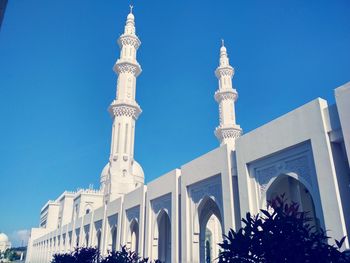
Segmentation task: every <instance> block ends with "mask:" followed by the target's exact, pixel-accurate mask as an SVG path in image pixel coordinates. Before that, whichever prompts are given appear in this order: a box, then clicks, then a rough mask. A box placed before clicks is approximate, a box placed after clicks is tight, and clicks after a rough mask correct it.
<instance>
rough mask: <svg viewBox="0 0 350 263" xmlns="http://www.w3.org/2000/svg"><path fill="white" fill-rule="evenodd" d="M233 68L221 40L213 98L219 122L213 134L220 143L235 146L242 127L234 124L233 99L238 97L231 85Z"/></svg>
mask: <svg viewBox="0 0 350 263" xmlns="http://www.w3.org/2000/svg"><path fill="white" fill-rule="evenodd" d="M234 74H235V70H234V68H233V67H231V65H230V63H229V59H228V56H227V50H226V47H225V45H224V41H223V40H222V46H221V48H220V63H219V67H218V68H217V69H216V70H215V75H216V77H217V78H218V80H219V89H218V90H217V91H216V92H215V96H214V97H215V100H216V101H217V103H218V104H219V117H220V124H219V126H218V127H217V128H216V129H215V136H216V137H217V138H218V140H219V141H220V145H224V144H228V145H230V146H232V147H234V146H235V141H236V139H237V138H238V137H239V136H241V134H242V129H241V127H240V126H239V125H237V124H236V114H235V101H236V100H237V98H238V93H237V91H236V89H234V88H233V87H232V77H233V75H234Z"/></svg>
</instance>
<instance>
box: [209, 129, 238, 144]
mask: <svg viewBox="0 0 350 263" xmlns="http://www.w3.org/2000/svg"><path fill="white" fill-rule="evenodd" d="M214 134H215V136H216V138H218V140H220V142H222V141H223V140H224V139H231V138H233V139H237V138H239V137H240V136H241V135H242V129H241V127H240V126H239V125H235V126H234V127H223V126H218V127H217V128H216V129H215V131H214Z"/></svg>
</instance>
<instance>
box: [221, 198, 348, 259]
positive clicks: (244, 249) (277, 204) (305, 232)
mask: <svg viewBox="0 0 350 263" xmlns="http://www.w3.org/2000/svg"><path fill="white" fill-rule="evenodd" d="M268 208H270V209H268V210H260V211H261V214H257V215H256V216H252V215H251V214H250V213H247V214H246V218H243V219H242V222H243V223H244V227H243V228H241V229H239V230H238V231H237V232H236V231H234V230H232V229H231V230H230V231H229V233H228V235H227V236H224V241H223V242H222V243H221V244H219V246H220V248H221V251H220V254H219V262H232V263H236V262H237V263H238V262H239V263H244V262H250V263H272V262H273V263H275V262H276V263H277V262H278V263H280V262H298V263H303V262H319V263H326V262H334V263H335V262H338V263H345V262H350V257H349V255H348V254H347V253H345V252H341V251H340V248H341V247H342V245H343V243H344V241H345V237H343V238H342V239H341V240H340V241H337V240H335V243H336V246H335V245H329V244H328V243H327V241H328V239H329V238H330V237H328V236H327V235H326V233H325V231H324V230H322V229H317V230H316V229H315V227H314V226H312V225H311V224H310V221H311V218H310V217H309V216H308V213H307V212H300V211H299V205H298V204H297V203H294V202H292V203H287V202H286V199H285V197H284V195H281V196H279V197H277V198H275V199H274V200H272V201H270V202H269V205H268Z"/></svg>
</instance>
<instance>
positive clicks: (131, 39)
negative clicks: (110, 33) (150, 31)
mask: <svg viewBox="0 0 350 263" xmlns="http://www.w3.org/2000/svg"><path fill="white" fill-rule="evenodd" d="M117 42H118V45H119V47H120V48H122V47H123V46H133V47H134V48H135V49H138V48H139V47H140V45H141V41H140V39H139V38H138V37H137V36H135V35H130V34H123V35H121V36H120V37H119V38H118V41H117Z"/></svg>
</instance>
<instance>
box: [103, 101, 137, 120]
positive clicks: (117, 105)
mask: <svg viewBox="0 0 350 263" xmlns="http://www.w3.org/2000/svg"><path fill="white" fill-rule="evenodd" d="M108 111H109V113H110V114H111V115H112V116H114V117H117V116H126V117H132V118H133V119H134V120H137V118H138V117H139V116H140V114H141V112H142V110H141V107H140V106H139V105H138V104H137V103H136V102H130V103H129V102H121V101H117V100H114V101H113V102H112V104H111V105H110V106H109V108H108Z"/></svg>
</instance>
